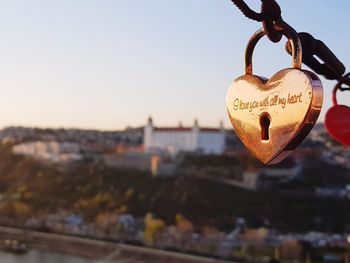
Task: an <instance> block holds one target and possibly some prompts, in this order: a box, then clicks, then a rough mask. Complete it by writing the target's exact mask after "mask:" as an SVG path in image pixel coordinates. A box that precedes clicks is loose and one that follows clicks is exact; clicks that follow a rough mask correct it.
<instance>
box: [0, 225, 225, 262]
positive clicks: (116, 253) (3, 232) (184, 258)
mask: <svg viewBox="0 0 350 263" xmlns="http://www.w3.org/2000/svg"><path fill="white" fill-rule="evenodd" d="M5 239H18V240H21V241H23V242H27V244H28V246H29V248H30V249H31V248H34V249H39V250H47V251H52V252H58V253H62V254H68V255H76V256H80V257H84V258H89V259H92V260H96V262H101V263H102V262H109V261H111V260H114V261H115V262H123V263H162V262H166V263H229V262H231V263H232V261H224V260H217V259H211V258H206V257H199V256H192V255H188V254H182V253H176V252H170V251H164V250H157V249H152V248H146V247H138V246H132V245H125V244H120V243H114V242H107V241H99V240H93V239H87V238H80V237H73V236H65V235H58V234H51V233H43V232H37V231H31V230H24V229H17V228H10V227H1V226H0V240H5Z"/></svg>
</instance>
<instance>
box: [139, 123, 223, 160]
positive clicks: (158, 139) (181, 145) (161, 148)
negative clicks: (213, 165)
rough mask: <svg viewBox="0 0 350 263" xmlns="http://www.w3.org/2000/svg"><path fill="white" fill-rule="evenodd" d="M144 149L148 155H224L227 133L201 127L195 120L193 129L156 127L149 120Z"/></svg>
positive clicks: (219, 129) (221, 128) (221, 127)
mask: <svg viewBox="0 0 350 263" xmlns="http://www.w3.org/2000/svg"><path fill="white" fill-rule="evenodd" d="M144 149H145V152H146V153H162V152H165V153H170V154H171V155H175V154H177V153H179V152H199V153H203V154H222V153H223V152H224V150H225V131H224V128H223V125H222V124H220V127H219V128H204V127H199V125H198V121H197V120H195V122H194V125H193V126H192V127H183V126H182V125H179V126H178V127H155V126H154V125H153V121H152V118H149V120H148V123H147V125H146V126H145V130H144Z"/></svg>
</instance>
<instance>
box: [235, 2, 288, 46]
mask: <svg viewBox="0 0 350 263" xmlns="http://www.w3.org/2000/svg"><path fill="white" fill-rule="evenodd" d="M231 1H232V3H233V4H235V5H236V6H237V7H238V9H239V10H241V12H242V13H243V15H244V16H246V17H247V18H249V19H251V20H254V21H257V22H262V24H263V27H264V30H265V33H266V36H267V37H268V38H269V39H270V40H271V41H272V42H274V43H277V42H279V41H280V40H281V38H282V33H281V32H280V31H278V30H276V27H275V23H282V22H284V21H283V19H282V16H281V8H280V6H279V5H278V4H277V2H276V1H275V0H261V2H262V4H261V12H260V13H257V12H255V11H254V10H252V9H251V8H250V7H249V6H248V5H247V4H246V3H245V2H244V0H231Z"/></svg>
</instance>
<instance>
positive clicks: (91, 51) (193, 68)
mask: <svg viewBox="0 0 350 263" xmlns="http://www.w3.org/2000/svg"><path fill="white" fill-rule="evenodd" d="M247 2H248V3H249V4H250V5H252V6H253V7H254V8H255V9H256V10H258V9H259V2H260V1H256V0H250V1H247ZM279 3H280V5H281V7H282V10H283V13H282V14H283V17H284V19H285V20H286V21H287V22H288V23H289V24H290V25H292V26H293V27H294V28H295V29H296V30H297V31H307V32H310V33H312V34H313V35H314V36H315V37H316V38H319V39H321V40H323V41H324V42H325V43H326V44H327V45H328V46H329V47H330V48H331V49H332V50H333V51H334V53H335V54H337V56H338V57H339V58H340V59H341V60H342V61H343V63H344V64H345V65H346V66H348V68H349V71H350V27H349V25H350V23H349V22H348V21H347V17H348V12H349V11H348V10H349V8H350V2H349V1H320V0H309V1H305V0H293V1H290V0H281V1H279ZM259 27H260V25H259V24H258V23H257V22H253V21H251V20H248V19H247V18H245V17H243V16H242V14H241V13H240V12H239V11H238V10H237V9H236V8H235V7H234V6H233V5H232V3H231V1H230V0H176V1H166V0H147V1H145V0H94V1H93V0H73V1H68V0H62V1H57V0H46V1H43V0H36V1H34V0H22V1H19V0H11V1H0V36H1V41H0V87H1V91H2V92H1V97H0V107H1V112H0V113H1V114H0V116H1V117H0V127H4V126H9V125H24V126H41V127H79V128H98V129H123V128H125V127H126V126H134V127H135V126H141V125H143V124H144V123H145V121H146V119H147V117H148V116H149V115H152V116H153V118H154V121H155V123H156V124H158V125H174V124H177V123H178V121H180V120H181V121H182V122H183V123H184V124H187V125H190V124H192V123H193V120H194V119H195V118H198V119H199V122H200V124H201V125H208V126H217V125H218V123H219V121H220V120H223V121H224V123H225V126H226V127H230V125H229V122H228V119H227V114H226V109H225V96H226V91H227V88H228V86H229V85H230V83H231V81H232V80H233V79H234V78H236V77H237V76H238V75H240V74H242V73H243V54H244V49H245V46H246V44H247V40H248V39H249V37H250V36H251V35H252V33H253V32H254V31H256V30H257V29H258V28H259ZM284 44H285V41H283V42H280V43H278V44H273V43H271V42H269V41H268V40H266V39H264V40H262V41H261V42H259V44H258V47H257V49H256V51H255V54H254V59H253V62H254V72H255V73H256V74H258V75H264V76H266V77H270V76H271V75H272V74H273V73H274V72H277V71H278V70H279V69H281V68H286V67H290V65H291V58H290V57H289V56H288V55H287V54H286V53H285V51H284ZM321 79H322V81H323V84H324V87H325V102H324V107H323V111H322V114H321V117H320V120H323V118H324V114H325V111H326V109H328V108H329V107H330V105H331V97H330V96H331V95H330V94H331V89H332V87H333V85H335V82H334V81H325V80H324V79H323V78H321ZM348 93H349V94H345V93H343V94H341V95H342V96H341V98H339V102H341V103H344V104H347V105H350V92H348Z"/></svg>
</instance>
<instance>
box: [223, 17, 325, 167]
mask: <svg viewBox="0 0 350 263" xmlns="http://www.w3.org/2000/svg"><path fill="white" fill-rule="evenodd" d="M279 30H280V31H281V32H282V33H283V35H284V36H286V37H287V38H288V39H289V40H290V42H291V45H292V57H293V67H292V68H287V69H283V70H281V71H279V72H278V73H276V74H275V75H273V76H272V77H271V78H270V79H266V78H264V77H260V76H256V75H253V70H252V55H253V51H254V47H255V45H256V44H257V42H258V41H259V40H260V39H261V38H262V37H263V36H264V35H265V32H264V30H263V29H260V30H258V31H257V32H256V33H255V34H254V35H253V36H252V37H251V38H250V40H249V43H248V45H247V48H246V53H245V74H244V75H242V76H240V77H238V78H237V79H235V80H234V81H233V83H232V84H231V86H230V87H229V89H228V92H227V95H226V107H227V111H228V115H229V118H230V121H231V123H232V126H233V128H234V130H235V132H236V133H237V135H238V137H239V138H240V140H241V141H242V142H243V144H244V145H245V146H246V148H248V150H249V151H250V152H251V153H252V154H253V155H254V156H255V157H256V158H257V159H259V160H260V161H261V162H263V163H264V164H275V163H278V162H280V161H282V160H283V159H284V158H286V157H287V156H288V155H289V154H290V153H291V152H292V151H293V150H294V149H295V148H296V147H297V146H298V145H299V144H300V143H301V142H302V141H303V140H304V139H305V137H306V136H307V135H308V133H309V132H310V131H311V129H312V127H313V126H314V124H315V123H316V121H317V118H318V116H319V113H320V111H321V107H322V102H323V88H322V83H321V81H320V79H319V78H318V77H317V76H316V74H314V73H313V72H310V71H307V70H302V69H301V64H302V46H301V42H300V39H299V37H298V34H297V33H296V32H295V31H294V29H293V28H291V27H290V26H288V24H285V23H283V24H281V25H279Z"/></svg>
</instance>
